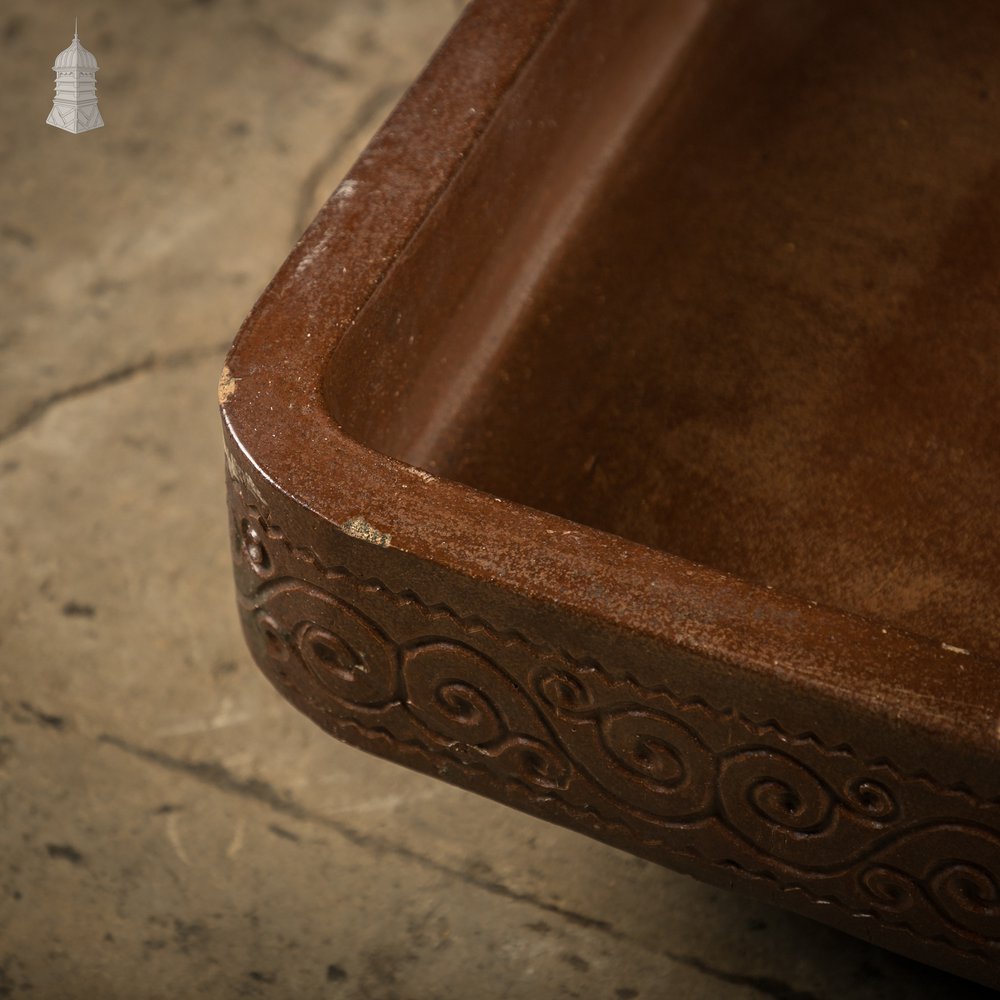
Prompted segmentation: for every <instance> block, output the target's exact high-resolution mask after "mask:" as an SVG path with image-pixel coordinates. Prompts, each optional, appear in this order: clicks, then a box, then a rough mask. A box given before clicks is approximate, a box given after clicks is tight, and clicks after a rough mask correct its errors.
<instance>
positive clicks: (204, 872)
mask: <svg viewBox="0 0 1000 1000" xmlns="http://www.w3.org/2000/svg"><path fill="white" fill-rule="evenodd" d="M458 7H459V4H458V3H457V2H455V0H383V2H376V0H371V2H368V3H361V2H353V0H341V2H339V3H330V2H328V0H322V2H320V0H293V2H290V3H283V4H276V3H269V4H265V3H263V2H257V3H254V2H248V3H239V2H235V0H215V2H211V0H202V2H192V3H187V2H183V0H160V2H148V3H147V2H143V3H129V2H125V0H107V2H103V3H100V4H98V5H95V6H93V7H91V8H78V7H74V6H73V5H70V4H68V3H65V2H63V0H57V2H52V3H48V4H45V5H44V8H42V9H40V7H39V5H37V4H33V3H30V2H28V0H7V2H5V3H4V5H3V7H2V8H0V56H2V58H0V121H2V122H3V126H2V130H0V178H2V181H3V183H2V184H0V301H2V303H3V308H2V310H0V570H2V576H0V820H2V822H0V997H7V996H14V997H21V996H24V997H34V998H49V997H58V998H62V997H81V998H82V997H88V998H89V997H102V998H153V997H164V998H166V997H176V996H198V995H204V996H211V997H219V998H224V997H244V996H247V997H287V996H295V997H301V998H311V997H349V998H354V997H356V998H395V997H398V998H414V1000H420V998H433V997H441V998H465V997H481V998H499V997H519V998H526V997H554V996H580V997H588V998H591V997H595V998H599V997H606V998H609V1000H628V998H640V997H642V998H651V997H660V996H676V997H688V998H701V997H704V998H737V997H744V998H750V997H773V998H780V1000H810V998H815V1000H832V998H856V1000H862V998H876V997H882V998H904V997H906V998H920V997H928V998H929V997H937V996H941V995H944V994H945V993H948V994H949V995H950V996H953V997H971V996H975V995H980V994H981V993H983V991H979V990H977V989H976V988H975V987H972V986H969V985H966V984H962V983H960V982H958V981H956V980H952V979H950V978H949V977H947V976H944V975H941V974H938V973H935V972H932V971H930V970H925V969H923V968H921V967H919V966H917V965H914V964H912V963H908V962H905V961H903V960H901V959H897V958H895V957H893V956H891V955H888V954H886V953H884V952H881V951H879V950H876V949H873V948H870V947H868V946H866V945H865V944H863V943H862V942H859V941H855V940H853V939H848V938H845V937H843V936H841V935H838V934H836V933H835V932H832V931H829V930H827V929H824V928H822V927H819V926H814V925H813V924H811V923H808V922H806V921H803V920H799V919H796V918H794V917H791V916H788V915H785V914H782V913H778V912H776V911H773V910H771V909H769V908H766V907H764V906H761V905H758V904H754V903H750V902H747V901H745V900H743V899H740V898H738V897H735V896H732V895H730V894H727V893H725V892H722V891H719V890H716V889H712V888H708V887H705V886H702V885H699V884H697V883H695V882H693V881H691V880H689V879H686V878H683V877H681V876H677V875H673V874H671V873H669V872H667V871H664V870H660V869H657V868H654V867H653V866H651V865H648V864H645V863H643V862H640V861H638V860H636V859H635V858H632V857H628V856H626V855H624V854H620V853H618V852H616V851H613V850H611V849H609V848H606V847H603V846H601V845H599V844H597V843H592V842H590V841H587V840H585V839H583V838H581V837H579V836H576V835H573V834H570V833H567V832H565V831H562V830H559V829H557V828H555V827H551V826H548V825H545V824H543V823H540V822H537V821H534V820H532V819H529V818H528V817H525V816H522V815H519V814H516V813H514V812H512V811H510V810H506V809H504V808H502V807H500V806H497V805H494V804H492V803H489V802H486V801H484V800H480V799H477V798H474V797H472V796H469V795H466V794H464V793H462V792H459V791H456V790H454V789H452V788H450V787H447V786H445V785H442V784H440V783H437V782H435V781H432V780H430V779H427V778H424V777H421V776H418V775H414V774H410V773H408V772H405V771H403V770H402V769H399V768H397V767H395V766H393V765H389V764H384V763H382V762H380V761H378V760H375V759H372V758H368V757H365V756H363V755H361V754H359V753H358V752H356V751H353V750H351V749H348V748H346V747H342V746H340V745H338V744H337V743H335V742H334V741H332V740H330V739H328V738H327V737H325V736H324V735H323V734H322V733H320V732H319V730H318V729H316V728H315V727H314V726H312V724H311V723H309V722H307V721H306V720H305V719H303V718H300V717H299V716H298V715H296V714H295V713H294V712H293V711H292V710H291V709H290V708H289V707H288V706H286V705H285V703H284V702H282V701H281V700H280V699H279V698H278V696H277V695H276V694H274V693H273V692H272V690H271V689H270V688H269V687H268V686H267V684H266V683H265V681H264V680H263V678H262V677H261V676H260V675H259V674H258V672H257V670H256V669H255V667H254V666H253V665H252V663H251V662H250V660H249V657H248V655H247V653H246V650H245V648H244V645H243V642H242V639H241V637H240V635H239V631H238V626H237V621H236V615H235V610H234V599H233V588H232V582H231V573H230V563H229V559H230V557H229V552H228V547H227V539H226V517H225V503H224V497H223V485H222V484H223V476H222V471H223V468H222V454H221V445H220V433H219V426H218V416H217V411H216V382H217V378H218V372H219V369H220V366H221V362H222V355H223V352H224V349H225V347H226V346H227V345H228V343H229V342H230V340H231V338H232V335H233V333H234V332H235V330H236V328H237V326H238V324H239V322H240V320H241V319H242V317H243V315H244V314H245V313H246V311H247V310H248V309H249V307H250V305H251V304H252V302H253V300H254V298H255V297H256V295H257V294H258V292H259V290H260V289H261V288H262V287H263V285H264V284H265V282H266V281H267V280H268V278H269V277H270V276H271V274H272V273H273V272H274V271H275V269H276V268H277V266H278V265H279V263H280V262H281V260H282V259H283V258H284V256H285V255H286V253H287V252H288V250H289V248H290V247H291V245H292V244H293V242H294V241H295V239H296V238H297V236H298V234H299V233H300V232H301V230H302V228H303V227H304V225H305V224H306V222H307V221H308V219H309V218H310V216H311V214H312V213H313V212H314V211H315V209H316V207H317V206H318V204H319V203H320V201H321V200H322V199H323V197H324V196H325V195H326V194H327V193H328V192H329V191H330V190H332V189H333V187H334V185H335V184H336V182H337V180H338V179H339V178H340V176H342V174H343V173H344V172H345V171H346V169H347V168H348V166H349V165H350V162H351V161H352V159H353V158H354V157H355V156H356V154H357V153H358V152H359V151H360V149H361V147H362V146H363V144H364V141H365V139H366V137H367V136H368V135H369V134H370V133H371V131H372V130H373V129H374V128H375V127H376V126H377V124H378V122H379V120H380V119H381V117H382V116H383V115H384V114H385V112H386V111H387V110H388V109H389V108H390V107H391V105H392V103H393V102H394V100H395V99H396V98H397V97H398V95H399V94H400V93H401V92H402V89H403V88H404V87H405V85H406V83H407V81H408V80H409V79H411V78H412V76H413V75H414V74H415V73H416V72H417V71H418V69H419V68H420V66H421V65H422V64H423V63H424V62H425V60H426V59H427V57H428V56H429V54H430V52H431V51H432V49H433V47H434V45H435V44H436V43H437V41H438V40H439V39H440V38H441V36H442V35H443V34H444V32H445V31H446V30H447V27H448V25H449V23H450V22H451V20H452V19H453V18H454V16H455V14H456V13H457V10H458ZM76 14H79V16H80V37H81V39H82V40H83V41H84V43H85V44H86V45H87V47H88V48H90V49H91V50H92V51H93V52H94V53H95V54H96V56H97V58H98V60H99V62H100V65H101V70H100V73H99V74H98V93H99V95H100V102H101V110H102V113H103V115H104V118H105V121H106V127H105V128H104V129H101V130H98V131H97V132H93V133H89V134H83V135H70V134H68V133H65V132H61V131H58V130H56V129H53V128H51V127H48V126H46V125H45V124H44V122H45V116H46V114H47V112H48V109H49V107H50V105H51V89H52V73H51V70H50V68H49V67H50V66H51V63H52V58H53V56H54V55H55V54H56V53H57V52H58V51H59V50H60V49H61V48H63V47H65V45H66V42H67V39H68V37H69V36H70V34H71V30H72V22H73V17H74V15H76ZM195 553H199V555H198V557H197V558H192V555H193V554H195Z"/></svg>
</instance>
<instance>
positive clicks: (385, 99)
mask: <svg viewBox="0 0 1000 1000" xmlns="http://www.w3.org/2000/svg"><path fill="white" fill-rule="evenodd" d="M405 87H406V84H404V83H400V82H393V83H386V84H383V85H382V86H380V87H376V88H375V90H373V91H372V92H371V93H370V94H369V95H368V96H367V97H366V98H365V99H364V100H363V101H362V102H361V103H360V104H359V105H358V107H357V109H356V110H355V112H354V115H353V116H352V117H351V120H350V121H349V122H348V123H347V124H346V125H345V126H344V128H343V129H341V130H340V132H339V133H338V134H337V136H336V138H335V139H334V140H333V142H332V143H331V145H330V148H329V149H328V150H327V151H326V152H325V153H324V154H323V155H322V156H321V157H320V158H319V160H317V161H316V163H314V164H313V166H312V167H311V168H310V170H309V172H308V173H307V174H306V176H305V177H304V178H303V180H302V183H301V185H299V197H298V205H297V207H296V210H295V215H294V219H295V222H294V223H293V229H292V243H297V242H298V240H299V238H300V237H301V235H302V233H303V231H304V230H305V228H306V226H308V225H309V223H310V221H311V220H312V214H313V204H314V202H315V200H316V190H317V188H318V187H319V183H320V181H321V180H322V179H323V176H324V175H325V174H326V172H327V171H328V170H329V169H330V168H331V167H332V166H333V165H334V164H335V163H336V162H337V160H339V159H340V157H341V156H342V155H343V154H344V151H345V150H346V149H347V147H348V146H350V144H351V143H352V142H353V141H354V140H355V139H356V138H357V137H358V136H359V135H361V133H362V132H364V131H365V130H366V129H367V128H369V127H370V126H371V124H372V122H373V121H374V119H375V118H376V117H377V116H378V115H379V114H380V113H381V112H382V111H383V110H385V108H386V105H387V104H389V103H390V102H395V101H396V100H397V99H398V98H399V95H400V94H402V92H403V90H404V89H405Z"/></svg>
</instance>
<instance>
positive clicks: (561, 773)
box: [497, 738, 573, 790]
mask: <svg viewBox="0 0 1000 1000" xmlns="http://www.w3.org/2000/svg"><path fill="white" fill-rule="evenodd" d="M497 760H498V761H499V762H500V763H501V765H502V766H503V768H504V771H505V773H506V774H507V775H508V776H509V777H512V778H516V779H517V780H519V781H523V782H525V783H526V784H528V785H533V786H535V787H537V788H543V789H546V790H554V789H563V788H565V787H566V786H567V785H568V784H569V780H570V777H571V776H572V774H573V767H572V765H571V764H570V762H569V761H568V760H567V759H566V758H565V757H563V756H562V755H561V754H559V753H557V752H556V751H555V750H554V749H553V748H552V747H550V746H548V745H546V744H545V743H542V742H541V741H540V740H526V739H523V738H517V739H514V740H511V741H510V743H509V744H508V745H507V746H505V747H504V748H503V750H502V751H501V752H500V753H499V754H498V756H497Z"/></svg>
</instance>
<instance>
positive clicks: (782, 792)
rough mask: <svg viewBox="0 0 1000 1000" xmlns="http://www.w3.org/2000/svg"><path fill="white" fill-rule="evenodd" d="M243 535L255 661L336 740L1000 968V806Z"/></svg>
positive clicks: (242, 516) (253, 524) (257, 527)
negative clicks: (769, 883) (643, 682)
mask: <svg viewBox="0 0 1000 1000" xmlns="http://www.w3.org/2000/svg"><path fill="white" fill-rule="evenodd" d="M237 518H238V520H237V522H236V523H235V524H234V537H235V547H236V551H237V557H238V562H239V567H238V571H237V576H238V578H239V579H240V581H241V589H242V597H241V607H242V613H243V616H244V624H245V627H246V630H247V634H248V637H249V639H250V641H251V645H254V643H257V647H256V648H257V652H258V658H259V659H260V660H261V662H262V665H263V666H264V667H265V670H266V671H267V672H268V673H269V675H270V676H271V678H272V680H273V681H274V683H275V684H276V685H278V686H279V688H281V689H282V690H283V692H284V693H285V694H286V695H287V696H288V697H289V698H290V700H292V701H293V702H294V703H295V704H297V705H298V706H299V707H300V708H302V709H303V710H304V711H305V712H307V714H309V715H310V716H312V717H313V718H314V719H315V720H316V721H317V722H319V723H320V724H321V725H323V726H324V727H326V728H327V729H329V730H330V731H332V732H334V733H335V734H337V735H338V736H341V737H342V738H345V739H347V740H348V741H350V742H353V743H355V744H357V745H360V746H363V747H366V748H367V749H370V750H373V751H374V752H376V753H380V754H382V755H383V756H389V757H391V758H392V759H394V760H397V761H400V762H404V763H409V764H411V765H412V766H414V767H417V768H418V769H421V770H424V771H430V772H432V773H434V772H436V773H438V774H440V775H441V776H443V777H447V778H449V779H451V780H455V781H456V783H458V784H463V785H466V786H468V787H473V788H476V789H477V790H479V791H483V792H485V793H486V794H489V795H491V796H493V797H495V798H499V799H501V800H502V801H506V802H509V803H510V804H514V805H520V806H521V807H522V808H526V809H529V810H530V811H533V812H535V813H536V814H539V815H545V816H548V817H549V818H551V819H554V820H556V821H558V822H563V823H566V824H567V825H570V826H573V827H574V828H576V829H580V830H585V831H588V832H590V833H592V834H594V835H595V836H598V837H602V838H604V839H608V840H611V841H612V842H615V843H619V844H621V843H623V842H625V843H627V844H629V845H635V847H636V848H637V849H640V848H641V851H640V853H643V854H644V855H645V856H647V857H661V856H662V860H663V861H664V862H665V863H667V864H669V863H670V861H671V858H677V857H681V858H685V859H689V860H696V861H698V862H699V863H701V864H708V865H715V866H720V867H723V868H725V869H728V870H730V871H734V872H738V873H740V874H742V875H744V876H747V877H751V878H754V877H756V878H767V879H770V880H773V881H774V882H776V883H777V884H778V885H779V886H781V887H782V888H784V889H787V890H797V891H800V892H802V893H805V894H806V895H807V897H809V898H811V899H812V900H813V901H814V902H816V903H820V904H832V905H836V906H838V907H840V908H842V909H844V910H846V911H848V912H849V913H852V914H854V915H856V916H865V917H874V918H876V919H878V920H879V921H881V922H883V923H886V924H890V925H893V926H896V927H900V928H905V929H907V930H908V931H910V932H911V933H913V934H915V935H917V936H919V937H921V938H924V939H926V940H928V941H934V942H936V943H939V944H944V945H947V946H950V947H952V948H955V949H958V950H960V951H961V952H963V953H966V954H972V955H976V956H979V957H982V958H985V959H986V960H987V961H988V962H989V963H995V962H997V961H1000V804H998V803H996V802H989V801H984V800H982V799H979V798H977V797H976V796H974V795H972V794H971V793H969V792H967V791H961V790H956V789H946V788H942V787H940V786H937V785H935V784H934V783H933V782H932V781H930V780H929V779H928V778H926V777H917V776H905V775H901V774H899V773H898V772H897V771H896V770H895V769H894V768H893V767H892V766H891V765H890V764H888V763H870V764H869V763H865V762H863V761H861V760H859V759H858V757H857V756H856V755H855V754H854V753H853V751H851V750H850V749H849V748H846V747H841V748H837V749H830V748H827V747H824V746H822V745H821V744H820V743H819V742H818V741H817V740H816V739H815V738H814V737H811V736H800V737H795V736H790V735H788V734H786V733H784V732H782V731H781V730H780V729H779V728H778V727H777V726H776V725H775V724H773V723H769V724H766V725H760V724H756V723H753V722H751V721H750V720H748V719H746V718H744V717H742V716H741V715H739V714H738V713H737V712H735V711H732V710H719V709H714V708H712V707H710V706H708V705H706V704H705V703H704V702H702V701H700V700H682V699H679V698H677V697H675V696H674V695H673V694H671V693H670V692H669V691H667V690H666V689H664V688H660V687H658V688H656V689H655V690H652V689H649V688H646V687H642V686H640V685H638V684H637V683H636V682H635V681H633V680H631V679H628V678H625V679H623V678H621V677H616V676H612V675H611V673H610V672H608V671H606V670H605V669H603V668H602V667H601V666H600V665H599V664H596V663H595V662H593V661H591V660H587V661H579V660H576V659H574V658H573V657H571V656H569V655H567V654H565V653H562V652H560V651H557V650H553V649H547V648H544V647H542V646H541V645H539V644H537V643H534V642H532V641H530V640H528V639H527V638H525V637H524V636H521V635H518V634H517V633H501V632H499V631H497V630H496V629H494V628H493V627H492V626H490V625H488V624H487V623H485V622H483V621H481V620H479V619H469V618H463V617H462V616H460V615H459V614H457V613H456V612H455V611H453V610H452V609H450V608H448V607H445V606H443V605H434V606H428V605H427V604H425V603H424V602H423V601H422V600H421V599H420V598H419V597H418V596H416V595H415V594H412V593H409V592H404V593H398V594H397V593H393V592H392V591H390V590H389V589H388V588H387V587H385V586H384V585H383V584H381V583H379V582H378V581H375V580H365V579H361V578H359V577H358V576H356V575H355V574H353V573H352V572H350V571H349V570H348V569H347V568H346V567H329V566H322V565H320V563H319V561H318V559H316V558H315V556H313V555H312V554H311V553H307V552H306V551H305V550H298V549H296V548H294V547H293V546H292V545H291V544H289V542H288V541H287V540H286V539H285V538H284V536H283V535H282V533H281V532H280V530H279V529H277V528H275V527H274V526H270V527H269V526H268V525H267V524H266V523H265V522H264V521H263V520H262V519H261V517H260V516H259V515H258V514H257V513H256V511H255V509H254V508H252V507H246V508H242V509H240V508H239V507H238V508H237Z"/></svg>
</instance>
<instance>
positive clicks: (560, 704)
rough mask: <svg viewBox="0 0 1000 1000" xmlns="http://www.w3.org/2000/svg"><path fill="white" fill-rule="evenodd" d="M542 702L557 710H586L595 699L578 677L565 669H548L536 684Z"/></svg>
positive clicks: (591, 706)
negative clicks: (564, 670)
mask: <svg viewBox="0 0 1000 1000" xmlns="http://www.w3.org/2000/svg"><path fill="white" fill-rule="evenodd" d="M535 690H536V692H537V694H538V697H539V698H540V699H541V700H542V703H543V704H545V705H547V706H549V707H550V708H553V709H555V711H556V712H569V713H573V712H586V711H588V710H590V709H591V708H593V704H594V699H593V696H592V695H591V693H590V691H588V690H587V688H585V687H584V686H583V684H582V683H581V681H580V679H579V678H578V677H574V676H573V675H572V674H569V673H565V672H563V671H548V672H546V673H545V674H544V675H543V676H542V677H541V678H540V679H539V680H538V681H537V682H536V684H535Z"/></svg>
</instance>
